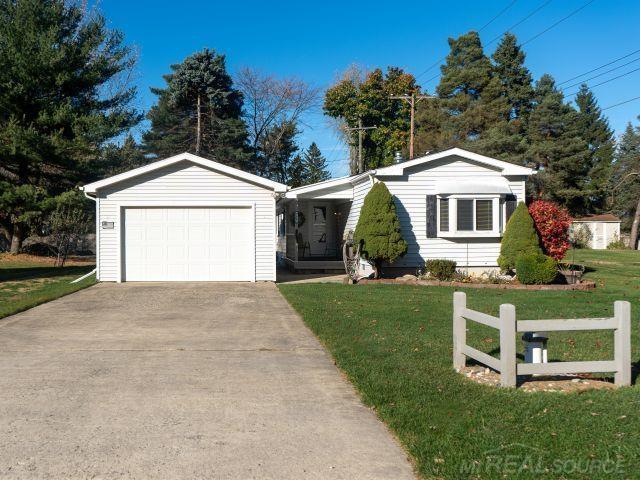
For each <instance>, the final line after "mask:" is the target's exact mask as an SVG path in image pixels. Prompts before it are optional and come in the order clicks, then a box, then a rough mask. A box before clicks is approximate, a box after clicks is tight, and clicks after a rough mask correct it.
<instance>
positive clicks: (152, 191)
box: [98, 161, 276, 281]
mask: <svg viewBox="0 0 640 480" xmlns="http://www.w3.org/2000/svg"><path fill="white" fill-rule="evenodd" d="M98 197H99V198H100V202H99V210H100V211H99V218H98V222H99V223H100V222H102V221H109V222H115V229H113V230H108V229H101V230H100V240H99V242H100V244H99V252H100V254H99V259H98V263H99V265H98V269H99V270H98V271H99V275H100V278H99V279H100V280H102V281H117V280H118V278H119V269H120V266H119V264H118V263H119V258H120V254H119V252H118V245H119V236H120V235H121V234H122V232H121V226H120V225H119V224H118V221H119V209H120V208H121V206H122V204H127V203H130V202H145V203H148V204H153V205H157V206H171V204H172V202H180V203H181V204H185V203H189V204H190V203H193V206H198V205H204V204H207V205H213V204H215V203H216V202H220V204H234V203H236V204H253V205H255V236H256V237H255V244H256V280H268V281H272V280H275V276H276V272H275V238H276V231H275V200H274V197H273V191H272V190H270V189H267V188H265V187H261V186H258V185H255V184H252V183H248V182H247V181H245V180H241V179H238V178H234V177H230V176H227V175H224V174H221V173H218V172H215V171H212V170H209V169H206V168H204V167H201V166H199V165H195V164H194V163H191V162H188V161H185V162H180V163H177V164H174V165H170V166H168V167H166V168H163V169H160V170H157V171H154V172H151V173H148V174H144V175H141V176H140V177H136V178H132V179H129V180H126V181H123V182H121V183H118V184H115V185H113V186H109V187H106V188H105V189H104V190H100V191H98Z"/></svg>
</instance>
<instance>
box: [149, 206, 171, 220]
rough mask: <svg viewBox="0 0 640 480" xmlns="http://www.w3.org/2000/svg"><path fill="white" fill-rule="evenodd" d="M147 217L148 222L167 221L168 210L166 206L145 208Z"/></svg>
mask: <svg viewBox="0 0 640 480" xmlns="http://www.w3.org/2000/svg"><path fill="white" fill-rule="evenodd" d="M145 219H146V221H147V222H161V221H165V220H166V219H167V210H166V209H165V208H148V209H145Z"/></svg>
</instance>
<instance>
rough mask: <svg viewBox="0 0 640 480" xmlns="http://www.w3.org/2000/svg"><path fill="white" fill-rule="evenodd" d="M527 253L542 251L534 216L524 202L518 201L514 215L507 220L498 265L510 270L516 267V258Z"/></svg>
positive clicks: (505, 270)
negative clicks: (532, 216)
mask: <svg viewBox="0 0 640 480" xmlns="http://www.w3.org/2000/svg"><path fill="white" fill-rule="evenodd" d="M525 253H540V254H541V253H542V249H541V248H540V243H539V241H538V234H537V233H536V229H535V227H534V224H533V218H531V215H529V210H528V209H527V206H526V205H525V204H524V202H520V203H518V206H517V207H516V209H515V211H514V212H513V215H511V218H510V219H509V221H508V222H507V226H506V227H505V230H504V235H503V236H502V242H501V244H500V256H499V257H498V265H499V266H500V270H502V271H503V272H508V271H510V270H513V269H514V268H515V267H516V259H517V258H518V256H519V255H522V254H525Z"/></svg>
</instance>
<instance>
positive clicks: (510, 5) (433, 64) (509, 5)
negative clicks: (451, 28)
mask: <svg viewBox="0 0 640 480" xmlns="http://www.w3.org/2000/svg"><path fill="white" fill-rule="evenodd" d="M516 1H517V0H514V1H512V2H511V3H509V4H508V5H507V6H506V7H505V8H503V9H502V10H500V12H498V14H497V15H495V16H494V17H493V18H492V19H491V20H489V21H488V22H487V23H485V24H484V25H483V26H482V28H481V29H480V30H478V32H481V31H482V30H484V29H485V28H487V27H488V26H489V25H491V24H492V23H493V22H494V21H495V20H497V19H498V17H500V16H501V15H502V14H503V13H505V12H506V11H507V10H509V9H510V8H511V7H512V6H513V5H514V4H515V3H516ZM446 58H447V56H446V55H445V56H444V57H442V58H440V59H439V60H437V61H435V62H433V63H432V64H431V65H429V66H428V67H427V69H426V70H424V71H423V72H422V73H420V74H418V75H417V76H416V77H415V78H416V80H417V79H418V78H420V77H421V76H423V75H424V74H425V73H427V72H430V71H431V70H433V68H434V67H437V66H438V65H440V63H441V62H442V61H443V60H446Z"/></svg>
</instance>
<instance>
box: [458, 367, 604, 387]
mask: <svg viewBox="0 0 640 480" xmlns="http://www.w3.org/2000/svg"><path fill="white" fill-rule="evenodd" d="M460 374H462V375H464V376H465V377H466V378H468V379H469V380H471V381H473V382H476V383H480V384H482V385H489V386H492V387H499V386H500V374H499V373H498V372H496V371H494V370H491V369H490V368H487V367H483V366H481V365H472V366H467V367H464V368H463V369H461V370H460ZM517 388H518V389H519V390H522V391H523V392H563V393H570V392H583V391H585V390H611V389H615V388H616V386H615V385H614V384H613V383H611V382H607V381H604V380H602V379H599V378H593V377H592V376H590V375H588V374H584V375H544V376H533V375H527V376H519V377H518V387H517Z"/></svg>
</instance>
